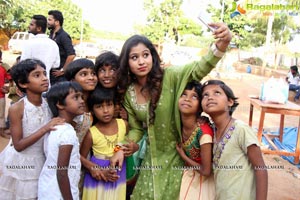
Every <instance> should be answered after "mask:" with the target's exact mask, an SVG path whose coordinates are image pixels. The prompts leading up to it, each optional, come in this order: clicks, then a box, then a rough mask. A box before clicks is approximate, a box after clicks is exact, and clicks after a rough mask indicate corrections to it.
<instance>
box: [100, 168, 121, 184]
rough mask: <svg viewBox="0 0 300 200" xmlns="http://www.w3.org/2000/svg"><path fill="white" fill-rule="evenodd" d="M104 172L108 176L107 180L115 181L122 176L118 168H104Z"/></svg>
mask: <svg viewBox="0 0 300 200" xmlns="http://www.w3.org/2000/svg"><path fill="white" fill-rule="evenodd" d="M103 173H104V176H105V177H106V178H107V181H110V182H115V181H117V180H118V179H119V178H120V176H119V175H118V174H117V170H115V169H109V170H104V172H103Z"/></svg>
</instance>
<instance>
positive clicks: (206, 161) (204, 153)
mask: <svg viewBox="0 0 300 200" xmlns="http://www.w3.org/2000/svg"><path fill="white" fill-rule="evenodd" d="M176 150H177V152H178V153H179V155H180V157H181V158H182V160H183V161H184V162H185V163H186V164H187V165H188V166H191V167H194V168H192V169H195V170H197V171H198V172H199V173H200V174H201V175H203V176H209V175H210V174H211V168H212V166H211V159H212V143H205V144H202V145H201V152H200V156H201V165H200V164H199V163H197V162H195V161H194V160H192V159H190V158H189V157H188V156H187V155H186V154H185V152H184V150H183V148H182V144H176Z"/></svg>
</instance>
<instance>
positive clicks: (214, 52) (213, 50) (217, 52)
mask: <svg viewBox="0 0 300 200" xmlns="http://www.w3.org/2000/svg"><path fill="white" fill-rule="evenodd" d="M210 49H211V50H212V52H213V54H214V55H215V56H217V57H219V58H221V57H223V56H224V54H225V52H223V51H220V50H219V49H218V47H217V46H216V44H215V43H213V44H212V45H211V46H210Z"/></svg>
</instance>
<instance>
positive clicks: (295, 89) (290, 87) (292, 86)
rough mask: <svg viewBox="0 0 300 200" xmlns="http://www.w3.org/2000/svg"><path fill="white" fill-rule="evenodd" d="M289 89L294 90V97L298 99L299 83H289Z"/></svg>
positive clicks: (299, 94)
mask: <svg viewBox="0 0 300 200" xmlns="http://www.w3.org/2000/svg"><path fill="white" fill-rule="evenodd" d="M289 90H292V91H295V92H296V96H295V99H299V97H300V85H294V84H290V85H289Z"/></svg>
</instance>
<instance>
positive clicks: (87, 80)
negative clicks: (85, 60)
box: [74, 68, 98, 91]
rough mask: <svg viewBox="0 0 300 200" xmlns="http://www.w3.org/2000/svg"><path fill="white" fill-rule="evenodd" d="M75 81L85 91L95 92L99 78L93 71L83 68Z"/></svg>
mask: <svg viewBox="0 0 300 200" xmlns="http://www.w3.org/2000/svg"><path fill="white" fill-rule="evenodd" d="M74 80H75V81H76V82H77V83H79V84H80V85H81V87H82V88H83V90H84V91H93V90H94V89H95V87H96V85H97V82H98V80H97V76H96V73H95V71H94V70H93V69H91V68H83V69H81V70H79V71H78V72H77V73H76V75H75V77H74Z"/></svg>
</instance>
